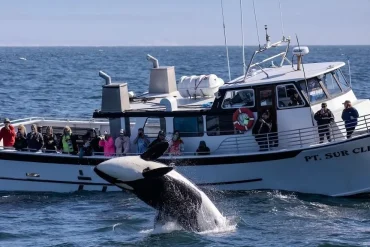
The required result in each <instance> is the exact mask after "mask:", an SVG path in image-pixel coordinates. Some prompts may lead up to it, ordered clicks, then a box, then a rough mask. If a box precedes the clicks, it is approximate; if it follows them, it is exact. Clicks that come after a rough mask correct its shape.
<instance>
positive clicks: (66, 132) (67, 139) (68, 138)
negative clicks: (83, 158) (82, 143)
mask: <svg viewBox="0 0 370 247" xmlns="http://www.w3.org/2000/svg"><path fill="white" fill-rule="evenodd" d="M57 148H58V150H61V151H62V152H63V153H65V154H77V152H78V147H77V137H76V136H75V135H73V134H72V129H71V128H70V127H69V126H66V127H64V129H63V135H62V136H61V138H60V141H59V144H58V147H57Z"/></svg>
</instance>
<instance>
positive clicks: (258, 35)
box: [253, 0, 261, 49]
mask: <svg viewBox="0 0 370 247" xmlns="http://www.w3.org/2000/svg"><path fill="white" fill-rule="evenodd" d="M253 11H254V21H255V23H256V31H257V39H258V47H259V48H260V49H261V42H260V34H259V33H258V21H257V14H256V6H255V4H254V0H253Z"/></svg>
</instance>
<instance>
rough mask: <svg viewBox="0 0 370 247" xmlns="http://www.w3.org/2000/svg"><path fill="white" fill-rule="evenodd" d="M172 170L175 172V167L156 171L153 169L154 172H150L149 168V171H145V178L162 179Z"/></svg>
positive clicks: (161, 168)
mask: <svg viewBox="0 0 370 247" xmlns="http://www.w3.org/2000/svg"><path fill="white" fill-rule="evenodd" d="M172 170H173V167H168V166H167V167H160V168H156V169H153V170H149V169H148V168H147V169H144V170H143V177H144V178H159V177H162V176H164V175H166V174H167V173H169V172H170V171H172Z"/></svg>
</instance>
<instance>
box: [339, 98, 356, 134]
mask: <svg viewBox="0 0 370 247" xmlns="http://www.w3.org/2000/svg"><path fill="white" fill-rule="evenodd" d="M343 105H344V110H343V112H342V119H343V121H344V123H345V126H346V131H347V139H348V138H351V136H352V134H353V131H355V128H356V126H357V118H358V117H359V115H358V111H357V110H356V108H354V107H352V103H351V101H349V100H346V101H344V103H343Z"/></svg>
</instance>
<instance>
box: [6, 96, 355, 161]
mask: <svg viewBox="0 0 370 247" xmlns="http://www.w3.org/2000/svg"><path fill="white" fill-rule="evenodd" d="M296 104H301V102H299V101H298V100H296V99H292V105H296ZM343 105H344V109H343V112H342V120H343V121H344V126H345V129H346V133H347V134H346V137H347V139H349V138H351V137H352V134H353V132H354V130H355V128H356V126H357V119H358V118H359V114H358V111H357V110H356V109H355V108H354V107H352V104H351V101H349V100H346V101H345V102H344V103H343ZM259 116H260V117H259V118H258V120H257V121H256V123H255V124H254V126H253V129H252V134H253V135H254V137H255V139H256V142H257V143H258V145H259V148H260V151H267V150H269V149H270V147H276V146H278V139H277V135H276V133H272V129H273V127H274V126H273V124H274V123H273V121H272V117H271V113H270V111H269V110H265V111H264V112H262V113H261V114H259ZM314 119H315V120H316V122H317V126H318V133H319V139H320V143H323V142H324V138H325V136H326V139H327V141H328V142H331V141H332V138H331V136H332V134H331V126H332V123H333V122H334V115H333V113H332V112H331V111H330V109H328V107H327V104H326V103H325V102H324V103H322V104H321V109H320V110H319V111H317V112H316V113H315V114H314ZM17 127H18V131H17V132H15V129H14V127H13V125H11V123H10V120H9V119H8V118H5V119H4V127H3V128H2V129H1V130H0V141H1V140H2V141H3V147H4V148H14V149H16V150H29V151H31V152H37V151H40V150H42V151H43V152H46V153H51V152H60V153H65V154H79V156H80V157H83V156H91V155H93V154H94V153H97V154H99V153H104V155H105V156H115V155H118V156H121V155H128V154H130V153H131V141H130V136H129V135H128V134H127V132H126V131H125V130H123V129H121V130H120V132H119V136H118V137H117V138H115V139H114V138H113V136H111V135H110V134H109V133H108V132H107V131H105V132H104V135H101V136H99V135H98V133H97V131H96V130H95V129H91V130H89V131H88V132H87V133H86V134H85V135H84V136H83V143H84V144H83V146H82V147H79V146H78V144H77V136H76V135H74V134H73V133H72V129H71V128H70V127H69V126H65V127H64V129H63V133H62V135H61V137H60V138H57V136H56V135H55V134H54V133H53V128H52V127H51V126H48V127H46V130H45V134H43V135H42V134H41V133H40V132H39V131H38V128H37V126H36V124H32V125H31V132H30V133H27V132H26V128H25V126H24V125H22V124H19V125H18V126H17ZM160 142H168V144H169V148H168V150H167V152H166V153H167V154H170V155H182V154H183V152H184V141H183V140H182V139H181V135H180V132H179V131H178V130H175V131H174V133H173V135H172V137H171V138H170V139H169V140H167V139H166V133H165V132H164V131H163V130H160V131H159V132H158V135H157V138H156V139H155V140H153V141H152V142H150V140H149V138H148V136H147V135H146V134H145V133H144V129H143V128H139V129H138V134H137V136H136V138H135V139H134V140H133V142H132V143H133V144H134V145H136V150H135V151H136V153H137V154H141V153H144V152H145V151H146V150H147V149H148V148H151V147H153V146H154V145H156V144H157V143H160ZM195 154H196V155H208V154H210V149H209V148H208V147H207V145H206V142H205V141H200V143H199V147H198V148H197V150H196V153H195Z"/></svg>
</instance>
